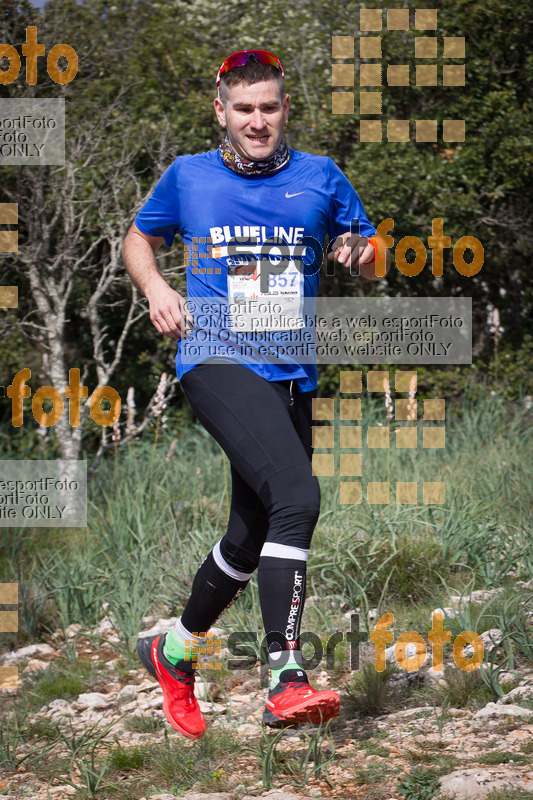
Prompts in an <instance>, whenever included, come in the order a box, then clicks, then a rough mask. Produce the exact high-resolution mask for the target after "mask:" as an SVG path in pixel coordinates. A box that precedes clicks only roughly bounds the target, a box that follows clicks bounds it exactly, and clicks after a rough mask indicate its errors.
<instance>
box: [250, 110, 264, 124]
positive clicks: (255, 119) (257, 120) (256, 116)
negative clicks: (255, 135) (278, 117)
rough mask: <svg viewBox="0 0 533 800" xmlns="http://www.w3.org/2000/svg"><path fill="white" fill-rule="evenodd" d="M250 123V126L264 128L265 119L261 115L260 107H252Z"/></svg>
mask: <svg viewBox="0 0 533 800" xmlns="http://www.w3.org/2000/svg"><path fill="white" fill-rule="evenodd" d="M250 125H251V126H252V128H264V127H265V120H264V117H263V112H262V111H261V109H260V108H256V109H254V112H253V114H252V119H251V120H250Z"/></svg>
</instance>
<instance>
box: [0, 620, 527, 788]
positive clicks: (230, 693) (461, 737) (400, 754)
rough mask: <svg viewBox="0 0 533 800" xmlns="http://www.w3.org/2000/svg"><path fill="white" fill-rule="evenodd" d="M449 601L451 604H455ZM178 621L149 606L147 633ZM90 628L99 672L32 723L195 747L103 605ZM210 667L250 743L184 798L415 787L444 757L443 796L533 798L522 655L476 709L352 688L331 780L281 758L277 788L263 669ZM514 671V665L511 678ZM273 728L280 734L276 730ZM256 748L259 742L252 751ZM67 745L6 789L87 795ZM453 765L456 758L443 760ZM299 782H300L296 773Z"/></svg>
mask: <svg viewBox="0 0 533 800" xmlns="http://www.w3.org/2000/svg"><path fill="white" fill-rule="evenodd" d="M446 611H447V612H451V613H453V609H447V610H446ZM173 622H174V620H173V619H172V618H170V619H158V620H156V619H154V618H153V617H150V618H145V620H144V623H145V625H146V629H145V631H143V634H144V635H148V634H152V633H155V632H163V631H166V630H168V629H169V628H170V627H171V625H172V624H173ZM91 633H92V634H93V637H91V636H84V635H80V631H79V629H78V626H71V627H70V629H67V641H70V642H71V646H72V643H73V642H75V646H76V647H77V656H78V659H86V660H88V661H92V662H95V663H97V664H98V665H101V670H100V672H99V673H98V675H99V678H98V680H97V681H96V683H93V684H92V685H88V686H87V691H86V692H84V693H81V694H79V695H78V696H77V697H76V698H75V699H73V700H65V699H62V698H58V699H54V700H52V701H51V702H49V703H48V704H46V705H45V706H43V707H42V708H41V709H40V710H39V711H37V712H36V713H34V714H32V715H31V716H30V717H29V718H28V719H27V720H26V725H28V724H29V725H34V726H35V725H41V726H45V725H46V724H50V725H54V724H58V725H59V726H60V727H68V729H69V731H71V732H73V733H76V734H77V735H78V737H83V735H84V733H85V732H87V731H88V730H89V729H91V728H93V729H94V730H96V729H97V728H98V727H102V728H103V727H105V726H110V725H111V724H112V725H111V727H110V732H109V737H112V738H109V737H108V739H106V740H105V742H104V745H106V746H107V747H108V748H109V746H110V744H112V745H113V747H117V746H121V747H123V748H132V747H135V746H144V745H146V744H147V743H149V742H162V741H163V738H164V737H165V736H168V740H169V741H172V742H177V743H178V744H179V746H180V747H182V748H187V747H193V744H192V743H191V742H189V741H188V740H185V739H184V738H183V737H181V736H180V735H179V734H178V733H176V732H175V731H173V730H172V729H171V728H170V726H168V725H167V723H166V722H164V720H163V713H162V708H161V707H162V695H161V691H160V688H159V685H158V684H157V683H156V682H155V681H154V680H153V679H152V678H151V677H150V676H148V674H147V673H146V671H145V670H144V669H141V668H139V669H130V670H129V671H127V674H125V673H124V670H123V669H119V666H120V662H121V659H120V658H117V651H116V648H114V647H113V645H116V642H117V637H116V633H115V630H114V626H113V619H112V618H111V617H105V618H104V619H103V620H102V621H101V622H100V625H99V626H98V628H96V629H95V630H94V631H92V632H91ZM219 633H220V634H222V633H223V632H222V631H220V632H219ZM95 634H97V635H98V636H99V637H100V645H99V647H98V649H96V648H95V639H94V635H95ZM143 634H141V635H143ZM215 635H217V632H216V631H215ZM498 635H500V636H501V632H499V631H489V632H487V633H485V634H484V635H483V636H484V640H485V643H488V642H489V637H491V638H492V640H493V641H494V640H495V639H496V640H497V637H498ZM64 645H65V642H64V638H63V634H62V633H59V632H57V633H56V634H55V635H54V636H53V637H52V638H51V640H50V642H49V643H47V644H45V643H39V644H35V645H30V646H28V647H24V648H22V649H19V650H15V651H13V652H11V653H7V654H4V656H2V658H1V659H0V660H1V662H2V663H3V664H4V665H12V666H14V665H16V666H18V669H19V672H20V674H21V676H30V677H31V676H34V675H38V674H39V673H40V672H42V671H44V670H48V669H49V667H50V664H51V663H52V662H54V661H56V660H57V659H58V658H59V657H60V655H61V651H62V648H63V649H64ZM392 651H393V648H389V651H388V656H389V659H392V658H393V653H392ZM204 675H208V679H204ZM212 675H213V673H211V674H209V673H208V671H207V670H203V671H202V676H201V677H202V679H200V680H198V681H197V686H196V693H197V696H198V699H199V702H200V706H201V708H202V711H203V712H204V714H205V716H206V718H207V720H208V727H209V728H210V729H212V730H215V731H227V730H231V731H232V732H233V733H234V734H235V736H236V737H238V740H239V741H241V742H242V744H243V747H242V748H240V747H237V748H236V749H237V753H236V755H235V757H234V758H233V760H232V762H231V765H230V766H231V770H228V772H227V773H226V772H225V771H224V769H223V768H221V770H220V775H219V776H218V777H219V781H218V784H219V785H218V786H217V785H216V780H215V781H214V783H213V785H212V787H211V791H209V792H208V791H207V790H206V789H205V785H204V786H203V788H202V787H201V786H196V785H193V786H192V787H191V788H190V790H189V791H185V793H182V794H181V795H180V796H181V797H184V798H186V800H199V798H204V797H209V798H210V800H251V798H252V797H258V796H262V797H272V798H274V799H275V800H292V799H293V798H294V800H296V798H302V797H314V798H316V797H324V798H325V797H332V798H358V799H359V800H389V799H390V800H401V798H403V797H405V794H404V793H400V791H399V790H398V787H399V785H400V784H401V781H402V780H405V777H406V776H410V777H411V778H412V780H413V781H415V779H416V776H417V775H423V773H424V770H426V769H427V768H429V767H432V766H435V765H438V766H439V768H440V773H439V774H440V778H439V780H440V793H439V790H437V791H436V793H435V794H434V795H433V796H434V797H435V798H456V800H463V799H464V800H466V798H468V799H469V800H470V798H483V797H486V796H487V794H488V793H489V792H491V791H493V790H495V789H503V788H504V787H507V789H506V790H507V791H509V792H510V791H511V788H512V789H521V790H523V791H524V792H531V793H532V798H533V771H532V768H531V764H532V760H533V702H532V700H533V669H530V668H526V667H523V666H522V667H520V668H519V669H518V670H516V671H515V674H514V675H510V676H508V677H509V680H510V681H511V682H512V683H514V684H515V688H514V689H512V690H511V691H509V692H508V693H507V694H506V695H505V696H504V697H502V698H501V699H500V700H498V702H487V704H486V705H485V706H484V707H482V708H479V709H477V710H466V709H464V708H456V709H454V708H451V709H449V710H448V713H446V714H444V713H443V712H442V709H440V708H438V707H437V706H433V707H432V706H431V705H428V704H427V702H426V703H423V704H422V705H418V706H415V707H410V706H409V705H408V704H407V703H406V706H407V707H405V708H403V709H402V710H398V711H395V712H394V713H388V714H382V715H381V716H378V717H373V718H364V717H360V716H356V715H354V714H353V713H352V712H351V711H350V704H349V702H348V699H346V698H345V697H343V706H342V709H341V714H340V716H339V717H338V718H337V719H336V720H335V721H334V723H333V725H332V726H331V737H330V738H329V740H328V739H326V740H325V743H323V745H322V749H321V752H322V757H323V758H327V757H328V756H331V754H332V752H333V748H334V755H333V758H332V759H331V761H330V763H329V765H327V772H328V775H329V781H328V780H326V779H325V775H324V774H322V775H320V774H319V775H317V776H315V777H310V778H309V779H308V780H307V782H306V783H305V785H304V786H302V785H301V784H302V781H301V780H300V781H298V780H297V779H293V776H291V774H284V773H283V771H282V770H281V771H280V772H278V773H277V774H274V777H273V784H272V785H273V788H271V789H268V790H267V789H265V784H264V782H263V780H262V776H261V761H260V759H259V757H258V751H259V747H260V742H261V740H262V739H263V740H265V736H264V734H263V733H262V728H261V723H260V720H261V716H262V713H263V708H264V701H265V690H264V689H260V687H259V678H258V671H257V670H255V671H254V670H252V671H249V672H244V671H236V672H233V673H226V677H225V680H224V682H222V681H221V680H214V679H212ZM348 677H349V675H348V676H347V675H344V676H342V675H340V676H339V674H331V673H327V672H325V671H323V672H318V673H317V672H315V673H313V683H314V685H315V686H317V688H336V689H339V688H341V689H342V686H343V684H346V681H347V678H348ZM504 679H505V676H503V677H502V678H501V680H504ZM414 680H415V679H414V678H413V674H412V673H409V674H407V673H398V674H396V675H394V676H393V678H391V682H392V684H396V685H397V687H401V686H402V685H403V684H407V683H409V682H411V683H412V682H413V681H414ZM416 682H417V685H418V686H424V685H425V686H428V685H429V686H432V685H433V686H437V685H439V682H440V683H441V684H442V682H443V675H442V673H435V672H434V671H433V670H432V669H431V668H430V667H429V666H427V664H425V665H424V666H422V667H421V668H420V669H419V670H418V672H417V674H416ZM14 691H16V690H9V689H4V692H5V694H4V693H3V694H4V697H5V699H6V701H7V702H6V706H8V704H9V703H8V701H9V694H11V693H12V692H14ZM19 691H20V690H19ZM341 694H342V691H341ZM345 699H346V702H344V700H345ZM411 705H412V704H411ZM132 717H142V718H146V717H153V718H155V719H157V718H159V719H160V720H161V723H160V726H159V728H158V729H156V730H152V731H149V732H138V731H135V730H132V729H131V718H132ZM128 720H130V724H129V725H128ZM154 727H155V726H154ZM269 734H270V736H273V733H271V732H269ZM312 736H313V728H312V727H311V726H307V725H306V726H300V728H299V729H298V730H296V729H295V730H293V729H288V730H286V731H285V732H284V733H283V735H282V738H281V740H280V742H279V743H278V746H277V752H278V765H279V759H280V754H281V756H282V755H283V753H284V752H285V753H287V754H290V753H295V752H300V751H301V752H302V753H305V751H306V748H307V749H309V742H310V741H311V739H312ZM315 738H316V737H315ZM0 746H1V741H0ZM246 748H248V749H246ZM254 748H255V751H256V752H252V751H253V750H254ZM0 755H1V752H0ZM69 755H72V752H70V753H69V751H68V750H65V751H64V752H62V751H61V750H60V749H57V750H56V751H55V757H56V758H57V763H58V769H57V774H55V776H54V777H52V778H48V780H43V778H42V776H39V773H38V771H37V770H35V771H33V772H32V771H31V766H30V767H28V769H27V770H26V768H25V767H24V764H22V765H21V766H19V767H18V769H17V771H15V772H13V771H9V770H6V769H4V770H3V773H2V772H0V796H7V797H16V798H20V799H21V800H22V798H27V799H28V800H29V799H30V798H31V800H51V798H53V799H54V800H56V799H58V800H62V799H63V798H69V797H74V796H79V797H81V796H83V790H84V786H85V784H84V781H83V778H82V775H81V774H80V772H79V770H78V769H77V768H76V767H75V766H74V767H71V769H70V771H67V772H62V771H61V770H62V767H61V765H63V769H64V765H65V764H67V763H68V756H69ZM498 762H500V763H498ZM70 763H72V762H70ZM310 763H311V765H312V763H313V762H312V761H311V762H310ZM443 765H444V766H446V767H447V768H448V769H447V770H446V769H444V770H443V769H442V767H443ZM226 769H227V767H226ZM443 773H444V774H443ZM216 777H217V776H215V778H216ZM300 778H301V774H300ZM130 779H131V775H130ZM67 781H68V782H69V783H70V784H72V785H69V784H68V783H67ZM298 782H299V783H300V786H299V787H298V786H297V785H296V784H298ZM415 782H416V781H415ZM129 785H130V789H129V792H130V794H128V797H131V800H148V798H150V800H173V798H174V797H175V796H177V795H174V794H172V793H168V792H161V791H159V790H157V788H152V789H150V790H147V789H146V783H144V784H143V788H142V789H141V790H139V791H136V790H135V788H134V786H135V784H134V783H130V784H129ZM97 796H98V797H101V798H102V799H103V800H105V798H106V794H105V793H103V794H102V793H100V794H97ZM503 796H504V795H502V797H503ZM410 797H411V798H413V800H416V798H417V797H421V798H424V800H425V798H429V797H430V794H423V793H419V794H418V795H417V794H416V793H415V794H412V795H410Z"/></svg>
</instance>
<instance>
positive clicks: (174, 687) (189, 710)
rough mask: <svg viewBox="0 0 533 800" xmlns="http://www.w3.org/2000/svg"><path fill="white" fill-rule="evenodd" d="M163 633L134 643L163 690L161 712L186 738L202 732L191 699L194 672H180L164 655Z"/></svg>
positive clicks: (199, 714) (202, 722) (199, 715)
mask: <svg viewBox="0 0 533 800" xmlns="http://www.w3.org/2000/svg"><path fill="white" fill-rule="evenodd" d="M165 638H166V634H164V635H159V634H158V635H157V636H145V637H143V638H141V639H139V641H138V642H137V653H138V655H139V658H140V659H141V661H142V663H143V665H144V666H145V667H146V669H147V670H148V672H149V673H150V675H151V676H152V677H153V678H156V680H157V681H158V682H159V685H160V686H161V689H162V690H163V713H164V715H165V717H166V718H167V720H168V721H169V722H170V724H171V725H172V727H173V728H174V730H176V731H179V732H180V733H182V734H183V735H184V736H187V737H189V739H198V738H199V737H200V736H202V735H203V733H204V732H205V728H206V725H205V719H204V717H203V714H202V712H201V711H200V707H199V705H198V702H197V700H196V697H195V696H194V677H195V676H194V671H193V672H192V673H191V672H180V670H179V669H176V667H175V666H174V664H171V662H170V661H169V660H168V658H166V656H165V655H164V654H163V645H164V643H165Z"/></svg>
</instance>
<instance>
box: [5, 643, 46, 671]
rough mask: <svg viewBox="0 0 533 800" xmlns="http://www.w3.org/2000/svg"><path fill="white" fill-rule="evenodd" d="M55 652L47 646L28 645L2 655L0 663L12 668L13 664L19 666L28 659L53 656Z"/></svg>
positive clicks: (43, 644)
mask: <svg viewBox="0 0 533 800" xmlns="http://www.w3.org/2000/svg"><path fill="white" fill-rule="evenodd" d="M55 652H56V651H55V650H54V648H53V647H51V646H50V645H49V644H45V643H42V644H29V645H28V646H27V647H22V648H21V649H20V650H14V651H13V652H12V653H4V655H3V656H2V657H1V663H2V664H4V665H6V666H12V665H13V664H21V663H22V662H23V661H26V660H28V659H30V658H42V657H43V656H44V657H46V656H53V655H55Z"/></svg>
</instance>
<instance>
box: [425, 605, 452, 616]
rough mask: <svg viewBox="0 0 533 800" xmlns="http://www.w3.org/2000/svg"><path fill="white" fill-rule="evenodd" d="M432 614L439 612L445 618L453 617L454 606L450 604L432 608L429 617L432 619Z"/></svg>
mask: <svg viewBox="0 0 533 800" xmlns="http://www.w3.org/2000/svg"><path fill="white" fill-rule="evenodd" d="M433 614H440V615H441V616H442V617H444V618H445V619H446V618H447V619H453V618H454V617H455V608H452V607H451V606H446V607H445V608H434V609H433V611H432V612H431V619H433Z"/></svg>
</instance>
